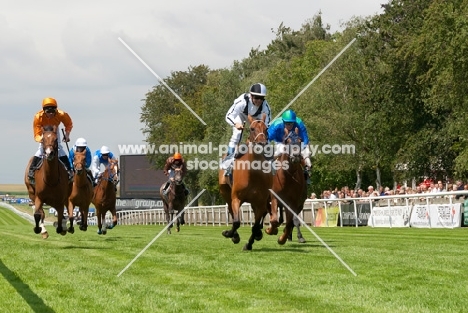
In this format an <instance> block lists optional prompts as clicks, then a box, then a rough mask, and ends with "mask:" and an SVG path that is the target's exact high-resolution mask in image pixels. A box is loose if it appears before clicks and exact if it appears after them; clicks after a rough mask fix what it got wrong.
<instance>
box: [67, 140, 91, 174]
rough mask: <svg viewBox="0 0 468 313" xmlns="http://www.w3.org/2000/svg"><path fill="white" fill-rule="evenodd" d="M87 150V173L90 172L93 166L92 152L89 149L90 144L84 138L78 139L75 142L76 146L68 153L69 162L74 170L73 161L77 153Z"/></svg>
mask: <svg viewBox="0 0 468 313" xmlns="http://www.w3.org/2000/svg"><path fill="white" fill-rule="evenodd" d="M85 150H86V171H89V170H90V169H89V167H90V166H91V150H89V148H88V143H87V142H86V139H84V138H78V139H77V140H76V141H75V145H74V146H73V147H72V148H71V149H70V152H69V153H68V160H69V161H70V164H71V166H72V168H73V160H74V159H75V151H77V152H83V151H85Z"/></svg>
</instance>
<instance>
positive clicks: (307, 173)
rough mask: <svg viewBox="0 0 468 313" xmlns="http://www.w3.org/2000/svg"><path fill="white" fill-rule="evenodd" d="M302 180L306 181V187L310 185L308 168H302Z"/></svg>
mask: <svg viewBox="0 0 468 313" xmlns="http://www.w3.org/2000/svg"><path fill="white" fill-rule="evenodd" d="M304 178H305V180H306V181H307V185H310V183H311V181H310V173H309V167H308V166H306V167H304Z"/></svg>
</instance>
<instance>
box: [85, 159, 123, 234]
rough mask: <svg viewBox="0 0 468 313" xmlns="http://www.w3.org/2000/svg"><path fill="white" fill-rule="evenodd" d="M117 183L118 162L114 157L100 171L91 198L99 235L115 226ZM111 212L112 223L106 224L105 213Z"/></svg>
mask: <svg viewBox="0 0 468 313" xmlns="http://www.w3.org/2000/svg"><path fill="white" fill-rule="evenodd" d="M118 183H119V163H118V161H117V160H116V159H110V160H109V162H108V164H107V166H106V169H105V170H104V172H103V173H102V175H101V177H100V178H99V181H98V183H97V185H96V187H94V193H93V198H92V200H91V202H92V203H93V204H94V206H95V207H96V216H97V220H98V230H97V233H98V234H99V235H105V234H107V229H112V228H114V227H115V226H117V211H116V209H115V202H116V200H117V195H116V188H117V187H116V186H117V184H118ZM107 211H110V212H111V213H112V224H110V225H107V222H106V213H107Z"/></svg>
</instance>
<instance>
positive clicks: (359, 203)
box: [88, 191, 467, 227]
mask: <svg viewBox="0 0 468 313" xmlns="http://www.w3.org/2000/svg"><path fill="white" fill-rule="evenodd" d="M465 195H467V192H465V191H458V192H442V193H430V194H411V195H396V196H384V197H373V198H346V199H334V200H330V199H314V200H311V199H307V200H306V201H305V203H304V209H303V211H302V212H301V213H300V214H299V216H300V217H301V219H302V220H303V221H304V222H305V223H307V224H308V225H311V226H315V225H316V223H317V221H316V218H317V213H318V212H319V209H320V212H321V213H324V214H325V216H324V217H322V218H324V220H325V221H326V223H328V221H329V216H328V215H329V214H335V215H336V214H339V219H338V221H339V223H338V226H356V227H358V226H361V225H363V223H362V222H363V221H366V222H365V225H367V219H368V218H369V216H370V215H371V214H372V212H373V211H375V209H374V208H389V209H391V208H394V207H399V206H405V207H408V208H410V207H413V206H416V205H417V206H419V207H421V206H424V205H425V206H427V207H428V208H429V206H430V205H433V204H441V205H452V204H455V203H463V201H464V199H463V196H465ZM457 196H458V197H461V198H459V199H457ZM363 206H366V207H367V208H368V209H369V208H370V211H369V210H368V209H367V210H368V211H366V212H360V208H362V207H363ZM332 209H334V210H332ZM285 210H286V209H285ZM241 211H242V214H241V225H243V226H245V225H248V226H252V225H253V223H254V215H253V212H252V210H251V208H250V204H244V205H242V207H241ZM332 211H333V212H332ZM336 212H337V213H336ZM174 216H175V215H174ZM117 217H118V220H119V224H121V225H164V224H166V223H167V222H166V217H165V214H164V210H163V209H162V208H156V209H145V210H123V211H118V212H117ZM106 220H107V221H108V222H111V216H110V214H109V213H108V215H107V216H106ZM343 221H344V222H343ZM185 223H186V225H194V226H221V225H229V224H230V223H231V217H230V215H229V213H228V210H227V205H214V206H198V207H187V208H186V209H185ZM264 223H265V224H268V223H269V216H268V215H267V216H266V217H265V220H264ZM88 224H89V225H95V224H97V219H96V217H95V216H93V217H89V218H88ZM322 226H332V225H322ZM334 226H336V225H334Z"/></svg>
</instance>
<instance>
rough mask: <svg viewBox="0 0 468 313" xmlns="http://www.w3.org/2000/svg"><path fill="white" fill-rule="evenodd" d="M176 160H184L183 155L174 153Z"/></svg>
mask: <svg viewBox="0 0 468 313" xmlns="http://www.w3.org/2000/svg"><path fill="white" fill-rule="evenodd" d="M174 160H182V154H180V153H179V152H176V153H174Z"/></svg>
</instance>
